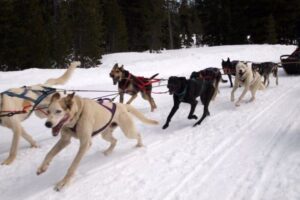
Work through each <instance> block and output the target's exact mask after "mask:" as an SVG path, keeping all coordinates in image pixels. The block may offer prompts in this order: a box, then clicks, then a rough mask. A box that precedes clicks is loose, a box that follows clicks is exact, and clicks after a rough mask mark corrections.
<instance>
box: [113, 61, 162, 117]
mask: <svg viewBox="0 0 300 200" xmlns="http://www.w3.org/2000/svg"><path fill="white" fill-rule="evenodd" d="M109 75H110V77H111V78H112V79H113V84H114V85H116V84H117V83H118V91H119V95H120V103H123V101H124V93H126V94H129V95H131V98H130V99H129V100H128V102H127V104H130V103H131V102H132V101H133V100H134V99H135V98H136V97H137V94H138V93H139V92H141V94H142V97H143V99H145V100H147V101H148V102H149V103H150V106H151V111H152V112H153V111H154V109H156V108H157V106H156V104H155V102H154V99H153V98H152V96H151V92H152V84H147V85H145V86H141V84H144V83H148V82H149V81H151V80H152V79H154V78H155V77H156V76H157V75H158V74H155V75H153V76H151V77H150V78H144V77H137V76H135V75H133V74H131V73H130V72H129V71H127V70H125V69H124V66H123V65H122V66H120V67H119V66H118V64H117V63H116V64H115V65H114V66H113V68H112V70H111V72H110V74H109Z"/></svg>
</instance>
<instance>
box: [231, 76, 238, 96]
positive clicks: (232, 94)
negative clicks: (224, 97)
mask: <svg viewBox="0 0 300 200" xmlns="http://www.w3.org/2000/svg"><path fill="white" fill-rule="evenodd" d="M235 79H237V77H236V78H235ZM238 87H239V83H238V81H237V80H235V81H234V86H233V88H232V91H231V101H232V102H234V93H235V91H236V90H237V89H238Z"/></svg>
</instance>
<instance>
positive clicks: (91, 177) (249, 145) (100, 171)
mask: <svg viewBox="0 0 300 200" xmlns="http://www.w3.org/2000/svg"><path fill="white" fill-rule="evenodd" d="M295 48H296V47H295V46H281V45H242V46H222V47H203V48H193V49H182V50H172V51H164V52H163V53H161V54H149V53H117V54H110V55H106V56H104V57H103V59H102V63H103V64H102V65H101V66H100V67H99V68H93V69H77V70H76V72H75V74H74V76H73V77H72V79H71V80H70V82H68V83H67V84H66V85H65V86H61V87H60V88H68V89H95V90H99V89H106V90H108V89H109V90H116V87H115V86H113V85H112V80H111V79H110V78H109V75H108V73H109V71H110V70H111V68H112V66H113V65H114V64H115V63H116V62H117V63H119V64H124V66H125V68H126V69H128V70H129V71H130V72H132V73H133V74H136V75H142V76H151V75H153V74H155V73H160V74H159V76H160V77H161V78H168V77H169V76H171V75H177V76H187V77H188V76H189V75H190V73H191V72H192V71H195V70H197V71H198V70H200V69H203V68H206V67H211V66H214V67H221V65H220V64H221V59H222V58H223V59H227V57H230V58H231V59H239V60H247V61H257V62H260V61H273V62H279V56H280V55H282V54H289V53H291V52H292V51H293V50H294V49H295ZM62 72H63V70H50V69H49V70H41V69H29V70H25V71H20V72H1V73H0V90H1V91H3V90H5V89H7V88H10V87H19V86H23V85H30V84H36V83H43V82H44V81H45V80H46V79H48V78H52V77H55V76H59V75H60V74H61V73H62ZM279 75H280V77H279V86H275V80H274V78H271V83H270V87H269V88H268V89H266V90H265V91H259V92H258V93H257V99H256V101H255V102H253V103H248V104H246V103H243V104H242V105H241V107H235V106H234V105H233V103H232V102H230V91H231V89H230V88H229V83H225V84H222V83H221V84H220V94H218V96H217V98H216V100H215V101H214V102H212V103H211V105H210V113H211V116H210V117H208V118H206V119H205V120H204V121H203V123H202V125H201V126H198V127H196V128H192V125H193V124H194V122H195V121H191V120H188V119H187V115H188V111H189V105H185V104H182V105H181V107H180V108H179V110H178V112H177V113H176V114H175V116H174V117H173V120H172V121H171V123H170V127H169V128H168V129H167V130H162V129H161V126H162V125H163V123H164V122H165V120H166V117H167V115H168V113H169V111H170V109H171V107H172V105H173V102H172V97H171V96H170V95H168V94H161V95H154V99H155V101H156V104H157V105H158V110H157V111H155V112H154V113H151V112H150V108H149V105H148V103H147V102H146V101H144V100H142V99H141V98H140V97H139V98H137V99H136V101H134V102H133V105H134V106H135V107H137V108H138V109H139V110H140V111H142V112H143V113H145V114H146V115H147V116H149V117H151V118H154V119H157V120H158V121H160V125H159V126H154V127H153V126H146V125H143V124H141V123H139V122H137V126H138V129H139V130H140V132H141V134H142V136H143V140H144V144H145V145H146V146H145V147H143V148H140V149H136V148H134V147H133V146H134V144H135V141H130V140H128V139H127V138H125V137H124V136H123V135H122V134H120V130H117V131H116V134H115V135H116V137H117V138H118V139H119V142H118V145H117V147H116V149H115V151H114V152H113V154H111V155H110V156H107V157H106V156H104V155H103V154H102V151H103V150H104V149H105V148H106V147H107V146H108V143H106V142H105V141H103V140H102V139H101V137H99V136H98V137H95V138H94V139H93V145H92V147H91V148H90V150H89V152H88V153H87V154H86V156H85V157H84V158H83V160H82V162H81V164H80V167H79V169H78V171H77V174H76V176H75V178H74V181H73V183H72V184H71V185H70V186H69V187H67V188H65V189H64V190H63V191H61V192H59V193H57V192H55V191H54V190H53V186H54V184H55V183H56V182H57V181H59V180H60V179H61V178H62V177H63V176H64V174H65V173H66V170H67V168H68V167H69V165H70V163H71V161H72V160H73V158H74V156H75V154H76V152H77V149H78V141H77V140H75V139H74V140H73V141H72V144H71V145H70V146H68V147H67V148H66V149H65V150H64V151H62V152H61V153H60V154H59V155H58V156H57V157H56V158H55V159H54V160H53V162H52V165H51V166H50V167H49V169H48V171H47V172H46V173H45V174H43V175H41V176H37V175H36V174H35V172H36V169H37V167H38V166H39V164H40V163H41V161H42V160H43V158H44V156H45V155H46V153H47V152H48V151H49V149H50V148H51V147H52V146H53V145H54V144H55V142H56V141H57V140H58V138H53V137H52V135H51V133H50V130H48V129H47V128H46V127H45V126H44V121H43V120H41V119H38V118H36V117H35V116H32V117H31V118H30V119H29V120H27V121H25V122H24V123H23V124H24V126H25V128H26V130H27V131H28V132H29V133H31V135H32V136H33V137H34V138H35V139H36V140H37V141H38V143H39V145H40V148H38V149H30V148H28V144H27V143H26V142H24V141H22V142H21V147H20V149H19V153H18V156H17V159H16V161H15V162H14V163H13V164H12V165H11V166H0V177H1V178H0V199H3V200H9V199H22V200H24V199H30V200H40V199H43V200H46V199H64V200H68V199H70V200H77V199H78V200H82V199H85V200H90V199H97V200H99V199H105V200H117V199H122V200H124V199H128V200H129V199H130V200H134V199H137V200H141V199H142V200H146V199H147V200H150V199H151V200H154V199H155V200H162V199H165V200H169V199H170V200H173V199H180V200H182V199H186V200H204V199H208V200H225V199H227V200H240V199H247V200H248V199H251V200H258V199H261V200H266V199H268V200H269V199H270V200H271V199H272V200H277V199H278V200H283V199H288V200H296V199H300V145H299V144H300V125H299V121H300V111H299V108H300V77H298V76H287V75H286V74H285V73H284V72H283V70H282V69H280V71H279ZM224 78H227V77H224ZM162 84H164V83H162ZM240 90H241V89H240ZM154 91H166V88H165V87H159V88H155V89H154ZM239 92H241V91H239ZM78 94H79V95H82V96H86V97H98V96H101V95H105V94H99V93H78ZM126 97H127V98H128V96H126ZM246 98H249V94H248V95H247V97H246ZM202 109H203V108H202V106H201V105H200V104H199V105H198V107H197V109H196V112H195V113H196V114H197V115H198V116H199V115H200V114H202ZM0 132H1V137H0V138H1V139H0V160H3V159H5V158H6V156H7V155H8V151H9V148H10V144H11V137H12V134H11V133H10V131H9V130H8V129H5V128H3V127H0Z"/></svg>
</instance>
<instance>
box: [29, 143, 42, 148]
mask: <svg viewBox="0 0 300 200" xmlns="http://www.w3.org/2000/svg"><path fill="white" fill-rule="evenodd" d="M30 148H34V149H36V148H40V146H39V145H38V144H36V143H33V144H31V145H30Z"/></svg>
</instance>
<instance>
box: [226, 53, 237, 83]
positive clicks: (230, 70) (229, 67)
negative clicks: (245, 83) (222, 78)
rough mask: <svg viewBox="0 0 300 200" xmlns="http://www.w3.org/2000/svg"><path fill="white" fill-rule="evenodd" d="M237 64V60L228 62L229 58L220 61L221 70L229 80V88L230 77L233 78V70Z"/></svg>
mask: <svg viewBox="0 0 300 200" xmlns="http://www.w3.org/2000/svg"><path fill="white" fill-rule="evenodd" d="M238 62H239V61H237V60H233V61H230V58H227V60H226V61H224V60H223V59H222V69H223V71H224V74H227V75H228V79H229V82H230V87H232V86H233V84H232V76H235V68H236V65H237V64H238Z"/></svg>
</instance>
